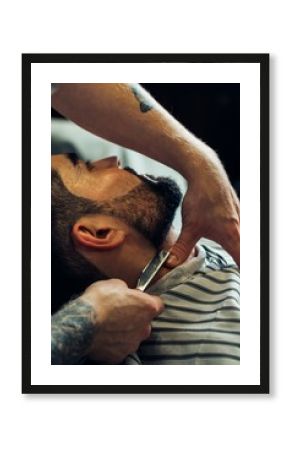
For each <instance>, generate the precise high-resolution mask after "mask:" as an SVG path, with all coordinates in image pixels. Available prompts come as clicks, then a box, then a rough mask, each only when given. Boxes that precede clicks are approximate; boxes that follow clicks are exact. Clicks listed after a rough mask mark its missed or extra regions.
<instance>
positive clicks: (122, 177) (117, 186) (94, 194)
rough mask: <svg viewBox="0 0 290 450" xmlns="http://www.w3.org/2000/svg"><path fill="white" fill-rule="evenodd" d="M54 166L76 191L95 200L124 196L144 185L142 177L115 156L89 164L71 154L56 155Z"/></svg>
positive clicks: (53, 158)
mask: <svg viewBox="0 0 290 450" xmlns="http://www.w3.org/2000/svg"><path fill="white" fill-rule="evenodd" d="M51 165H52V169H55V170H56V171H57V172H58V173H59V175H60V177H61V179H62V181H63V183H64V185H65V186H66V188H67V189H68V190H69V191H70V192H71V193H72V194H74V195H76V196H78V197H85V198H88V199H90V200H93V201H107V200H110V199H112V198H116V197H120V196H123V195H125V194H127V193H128V192H130V191H131V190H132V189H134V188H135V187H137V186H138V185H140V184H141V180H140V178H139V177H138V176H136V175H134V174H133V173H131V172H129V171H127V170H124V169H122V168H121V167H120V164H119V161H118V158H117V157H115V156H113V157H110V158H105V159H101V160H99V161H95V162H92V163H91V162H90V163H85V162H84V161H82V160H80V159H78V158H77V157H76V155H75V154H72V153H70V154H64V155H56V156H52V158H51Z"/></svg>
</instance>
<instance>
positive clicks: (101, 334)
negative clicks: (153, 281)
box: [51, 280, 163, 364]
mask: <svg viewBox="0 0 290 450" xmlns="http://www.w3.org/2000/svg"><path fill="white" fill-rule="evenodd" d="M162 310H163V304H162V301H161V300H160V299H159V298H158V297H153V296H150V295H148V294H145V293H142V292H140V291H137V290H134V289H129V288H128V287H127V285H126V283H124V282H123V281H121V280H108V281H99V282H96V283H94V284H92V285H91V286H89V287H88V288H87V289H86V290H85V291H84V293H83V294H82V295H81V296H80V297H79V298H77V299H75V300H72V301H70V302H69V303H67V304H66V305H65V306H64V307H63V308H62V309H60V310H59V311H58V312H57V313H56V314H54V315H53V316H52V324H51V362H52V364H79V363H80V362H81V361H82V360H83V359H84V358H86V357H89V358H90V359H91V360H95V361H96V362H99V363H109V364H118V363H121V362H122V361H123V360H124V359H125V358H126V356H128V354H130V353H133V352H135V351H136V350H137V349H138V347H139V345H140V343H141V342H142V341H143V340H144V339H146V338H148V337H149V336H150V332H151V325H150V323H151V321H152V319H153V318H154V317H155V316H156V315H158V314H159V313H160V312H161V311H162Z"/></svg>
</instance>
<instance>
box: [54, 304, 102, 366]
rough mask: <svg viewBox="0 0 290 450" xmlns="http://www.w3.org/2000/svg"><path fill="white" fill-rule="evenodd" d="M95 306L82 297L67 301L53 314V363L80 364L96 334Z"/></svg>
mask: <svg viewBox="0 0 290 450" xmlns="http://www.w3.org/2000/svg"><path fill="white" fill-rule="evenodd" d="M95 324H96V316H95V311H94V309H93V307H92V306H91V305H90V304H89V303H87V302H86V301H84V300H83V299H82V298H81V297H79V298H77V299H76V300H72V301H70V302H69V303H67V304H66V305H65V306H64V307H63V308H62V309H61V310H59V311H58V312H57V313H55V314H54V315H53V316H52V320H51V364H78V363H79V362H80V361H81V360H82V359H83V358H84V357H85V356H86V353H87V351H88V349H89V347H90V345H91V343H92V340H93V337H94V334H95Z"/></svg>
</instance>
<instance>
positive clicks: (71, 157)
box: [66, 153, 79, 166]
mask: <svg viewBox="0 0 290 450" xmlns="http://www.w3.org/2000/svg"><path fill="white" fill-rule="evenodd" d="M66 157H67V158H68V159H69V160H70V162H71V163H72V164H73V165H74V166H76V165H77V164H78V162H79V158H78V157H77V155H76V154H75V153H66Z"/></svg>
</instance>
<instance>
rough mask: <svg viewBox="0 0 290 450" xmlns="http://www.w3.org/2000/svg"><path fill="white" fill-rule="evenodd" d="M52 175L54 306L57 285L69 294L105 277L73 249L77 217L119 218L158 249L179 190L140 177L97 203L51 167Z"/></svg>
mask: <svg viewBox="0 0 290 450" xmlns="http://www.w3.org/2000/svg"><path fill="white" fill-rule="evenodd" d="M51 174H52V178H51V235H52V236H51V245H52V274H53V282H52V288H53V289H52V291H53V292H54V294H53V295H54V296H55V295H56V296H58V299H56V300H54V301H55V302H56V303H55V304H56V306H55V308H53V309H56V308H57V307H58V306H60V304H62V303H63V301H61V300H60V299H59V296H60V294H58V293H57V291H60V289H59V287H60V286H59V284H61V287H62V288H63V287H64V286H65V290H67V289H68V286H66V284H68V285H69V286H70V291H72V292H71V293H70V294H77V293H80V292H81V290H83V289H84V288H85V287H86V286H88V285H89V284H91V283H93V282H94V281H98V280H100V279H105V278H106V276H105V275H104V274H103V273H101V272H100V271H98V270H97V269H96V267H94V266H93V265H92V264H91V263H89V262H88V261H87V260H86V259H85V258H84V257H83V256H82V255H80V254H79V253H78V252H77V251H76V250H75V248H74V245H73V242H72V238H71V231H72V227H73V225H74V224H75V223H76V222H77V220H78V219H80V218H81V217H83V216H85V215H88V214H104V215H109V216H113V217H118V218H119V219H121V220H123V221H124V222H125V223H127V224H128V225H129V226H132V227H133V228H135V229H136V230H137V231H139V232H140V233H141V234H142V235H143V236H144V237H145V238H147V239H148V240H149V241H150V242H151V243H152V244H153V245H154V246H155V247H156V248H158V247H159V246H160V245H161V244H162V242H163V241H164V239H165V236H166V234H167V233H168V230H169V228H170V225H171V223H172V220H173V218H174V215H175V212H176V209H177V207H178V205H179V203H180V201H181V192H180V189H179V188H178V186H177V185H176V183H175V182H173V181H172V180H170V179H168V178H164V177H156V178H154V177H152V179H151V180H150V179H147V180H143V179H142V182H141V184H139V185H138V186H137V187H135V188H134V189H132V190H131V191H130V192H128V193H127V194H125V195H123V196H120V197H116V198H114V199H112V200H110V201H106V202H104V201H103V202H99V203H97V202H95V201H92V200H90V199H87V198H84V197H79V196H76V195H74V194H72V193H71V192H69V191H68V189H67V188H66V187H65V185H64V183H63V181H62V179H61V177H60V175H59V174H58V172H57V171H55V170H52V173H51ZM56 280H59V281H58V282H56ZM56 286H58V288H57V289H55V288H56ZM62 290H63V289H62ZM55 291H56V292H55ZM77 291H78V292H77ZM66 300H68V298H67V299H66Z"/></svg>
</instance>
